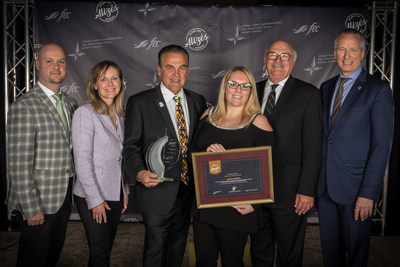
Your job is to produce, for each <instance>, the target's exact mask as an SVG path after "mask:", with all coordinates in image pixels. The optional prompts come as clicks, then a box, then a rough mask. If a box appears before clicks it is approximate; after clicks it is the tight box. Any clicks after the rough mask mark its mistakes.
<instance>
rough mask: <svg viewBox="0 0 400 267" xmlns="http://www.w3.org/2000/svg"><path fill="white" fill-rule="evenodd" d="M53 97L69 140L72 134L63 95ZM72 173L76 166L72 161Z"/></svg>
mask: <svg viewBox="0 0 400 267" xmlns="http://www.w3.org/2000/svg"><path fill="white" fill-rule="evenodd" d="M52 96H53V98H54V99H55V100H56V109H57V112H58V114H59V115H60V118H61V121H62V123H63V126H64V130H65V134H66V136H67V138H68V139H69V138H70V133H69V127H68V121H67V117H66V116H65V113H64V109H63V106H62V101H61V94H53V95H52ZM70 171H71V175H72V174H73V173H74V172H75V166H74V162H73V161H72V160H71V162H70Z"/></svg>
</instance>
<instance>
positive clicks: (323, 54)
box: [34, 0, 367, 220]
mask: <svg viewBox="0 0 400 267" xmlns="http://www.w3.org/2000/svg"><path fill="white" fill-rule="evenodd" d="M366 12H367V9H366V8H365V7H290V6H226V5H224V6H209V5H177V4H161V3H158V4H150V3H129V2H118V1H97V2H94V1H83V0H82V1H81V2H80V1H73V2H70V1H66V0H65V1H57V0H54V1H45V0H36V1H35V27H34V28H35V45H34V47H35V48H38V47H40V45H41V44H43V43H46V42H56V43H59V44H60V45H61V46H62V47H63V48H64V49H65V51H66V54H67V68H68V74H67V77H66V79H65V81H64V83H63V86H62V90H63V91H65V92H66V93H68V94H70V95H72V96H73V97H74V98H75V99H76V100H77V101H78V102H79V103H84V102H85V101H86V100H87V96H86V90H85V88H86V81H87V77H88V72H89V70H90V68H91V67H92V66H93V65H95V64H96V63H98V62H99V61H102V60H105V59H109V60H113V61H115V62H117V63H118V65H119V66H120V67H121V68H122V72H123V75H124V84H125V85H126V97H125V103H126V101H127V99H128V97H129V96H130V95H132V94H135V93H138V92H140V91H143V90H146V89H150V88H152V87H154V86H156V85H158V84H159V82H160V79H159V77H158V74H157V61H158V60H157V55H158V52H159V50H160V49H161V48H162V47H163V46H165V45H168V44H178V45H181V46H183V47H186V49H187V51H188V53H189V55H190V66H189V77H188V80H187V82H186V85H185V87H186V88H188V89H191V90H193V91H196V92H198V93H201V94H203V95H204V96H205V97H206V99H207V101H208V102H209V103H210V104H214V103H215V102H216V98H217V94H218V88H219V84H220V81H221V78H222V77H223V75H224V74H225V72H226V70H228V69H229V68H230V67H232V66H234V65H243V66H246V67H247V68H249V69H250V70H251V71H252V73H253V75H254V76H255V78H256V81H260V80H263V79H265V78H266V71H265V68H264V64H263V55H264V51H265V49H266V48H267V47H268V45H269V44H270V43H271V42H272V41H274V40H277V39H282V40H286V41H288V42H290V43H291V44H292V45H293V47H294V48H295V49H296V51H297V54H298V56H297V60H296V64H295V67H294V69H293V71H292V75H293V76H295V77H297V78H300V79H302V80H305V81H307V82H309V83H312V84H314V85H315V86H317V87H319V86H320V84H321V83H322V82H324V81H325V80H327V79H329V78H331V77H333V76H334V75H336V74H337V73H338V72H339V70H338V68H337V66H336V65H337V64H336V60H335V58H334V55H333V42H334V39H335V37H336V34H337V33H338V32H339V31H340V30H342V29H343V28H345V27H351V28H355V29H358V30H360V31H362V32H365V31H366V27H367V24H366V23H367V20H366V15H363V14H366ZM133 201H134V200H133V199H130V203H133ZM133 204H134V203H133ZM137 214H138V212H137V211H136V209H135V207H134V205H130V207H129V209H128V211H127V212H126V214H125V215H124V217H123V218H125V219H126V220H136V219H135V218H136V217H135V216H137ZM132 218H133V219H132Z"/></svg>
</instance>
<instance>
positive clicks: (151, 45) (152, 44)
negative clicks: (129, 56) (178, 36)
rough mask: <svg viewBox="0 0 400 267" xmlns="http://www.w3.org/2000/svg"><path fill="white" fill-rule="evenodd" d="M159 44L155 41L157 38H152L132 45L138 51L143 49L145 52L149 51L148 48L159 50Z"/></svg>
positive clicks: (159, 42) (158, 41)
mask: <svg viewBox="0 0 400 267" xmlns="http://www.w3.org/2000/svg"><path fill="white" fill-rule="evenodd" d="M160 44H161V41H160V40H158V39H157V37H154V38H153V39H151V40H144V41H142V42H140V44H133V46H134V48H135V49H140V48H144V49H145V50H146V51H147V50H149V49H150V48H159V47H160Z"/></svg>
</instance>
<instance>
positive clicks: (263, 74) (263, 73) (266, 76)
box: [261, 65, 268, 78]
mask: <svg viewBox="0 0 400 267" xmlns="http://www.w3.org/2000/svg"><path fill="white" fill-rule="evenodd" d="M261 77H262V78H268V71H267V69H266V68H265V65H263V67H262V75H261Z"/></svg>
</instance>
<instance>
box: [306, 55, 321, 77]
mask: <svg viewBox="0 0 400 267" xmlns="http://www.w3.org/2000/svg"><path fill="white" fill-rule="evenodd" d="M320 69H322V68H321V67H318V64H317V63H316V61H315V57H314V58H313V60H312V62H311V66H310V67H308V68H305V69H304V70H305V71H308V72H310V75H311V76H312V75H313V73H314V71H318V70H320Z"/></svg>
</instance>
